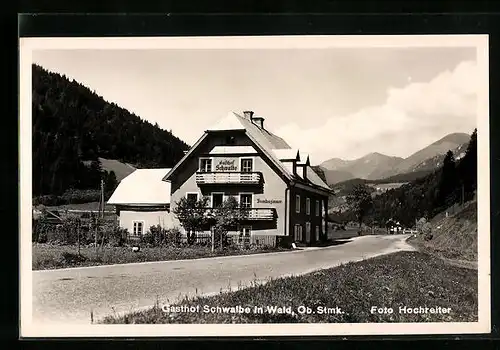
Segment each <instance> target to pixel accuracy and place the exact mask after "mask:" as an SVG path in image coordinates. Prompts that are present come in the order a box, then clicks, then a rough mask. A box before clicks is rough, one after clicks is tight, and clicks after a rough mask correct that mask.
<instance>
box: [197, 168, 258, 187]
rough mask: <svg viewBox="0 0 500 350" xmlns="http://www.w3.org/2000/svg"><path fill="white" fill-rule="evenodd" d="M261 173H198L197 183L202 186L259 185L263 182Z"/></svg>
mask: <svg viewBox="0 0 500 350" xmlns="http://www.w3.org/2000/svg"><path fill="white" fill-rule="evenodd" d="M261 178H262V174H261V173H260V172H248V173H246V172H245V173H244V172H234V171H233V172H222V171H215V172H206V173H205V172H197V173H196V183H197V184H199V185H202V184H206V185H208V184H241V185H243V184H249V185H258V184H259V183H260V181H261Z"/></svg>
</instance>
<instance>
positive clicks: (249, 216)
mask: <svg viewBox="0 0 500 350" xmlns="http://www.w3.org/2000/svg"><path fill="white" fill-rule="evenodd" d="M216 210H217V208H207V212H206V215H207V216H209V217H210V216H212V215H214V212H215V211H216ZM240 210H241V214H242V215H241V219H242V220H252V221H253V220H273V219H274V218H275V210H274V208H240Z"/></svg>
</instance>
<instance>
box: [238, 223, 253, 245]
mask: <svg viewBox="0 0 500 350" xmlns="http://www.w3.org/2000/svg"><path fill="white" fill-rule="evenodd" d="M239 231H240V232H239V233H240V234H239V236H238V243H240V244H245V245H247V244H250V236H251V235H252V226H240V228H239Z"/></svg>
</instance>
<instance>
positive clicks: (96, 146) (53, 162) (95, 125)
mask: <svg viewBox="0 0 500 350" xmlns="http://www.w3.org/2000/svg"><path fill="white" fill-rule="evenodd" d="M32 73H33V89H32V90H33V94H32V111H33V113H32V123H33V195H34V196H38V195H60V194H62V193H64V192H66V191H68V190H71V189H97V188H98V187H99V183H100V179H101V178H102V177H104V178H105V180H107V179H108V177H110V176H111V177H112V176H113V175H112V174H109V173H105V172H103V171H102V170H101V166H100V163H99V161H98V157H102V158H106V159H116V160H120V161H123V162H126V163H130V164H133V165H134V166H136V167H138V168H143V167H152V168H154V167H172V166H173V165H174V164H175V163H176V162H177V161H179V160H180V158H182V156H183V154H184V153H183V152H184V150H187V149H188V145H187V144H186V143H184V142H183V141H182V140H180V139H179V138H177V137H175V136H174V135H172V133H171V132H169V131H165V130H162V129H160V128H159V127H158V125H152V124H151V123H149V122H147V121H144V120H142V119H141V118H140V117H138V116H136V115H134V114H133V113H130V112H128V111H127V110H125V109H123V108H120V107H119V106H117V105H116V104H114V103H108V102H106V101H105V100H104V99H103V98H102V97H100V96H98V95H97V94H95V93H94V92H93V91H91V90H90V89H89V88H87V87H85V86H83V85H81V84H80V83H78V82H76V81H74V80H73V81H70V80H68V79H67V78H66V77H65V76H61V75H60V74H56V73H51V72H48V71H46V70H45V69H43V68H42V67H40V66H37V65H33V67H32ZM138 93H141V92H140V91H138ZM85 164H90V166H86V165H85Z"/></svg>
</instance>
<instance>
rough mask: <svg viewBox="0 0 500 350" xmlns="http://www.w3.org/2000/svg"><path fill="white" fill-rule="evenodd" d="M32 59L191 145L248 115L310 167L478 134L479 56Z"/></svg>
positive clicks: (439, 51)
mask: <svg viewBox="0 0 500 350" xmlns="http://www.w3.org/2000/svg"><path fill="white" fill-rule="evenodd" d="M32 58H33V62H34V63H36V64H39V65H41V66H42V67H44V68H46V69H48V70H50V71H53V72H57V73H61V74H64V75H66V76H67V77H69V78H70V79H75V80H76V81H78V82H80V83H82V84H83V85H85V86H87V87H89V88H90V89H91V90H93V91H95V92H96V93H97V94H99V95H100V96H102V97H103V98H104V99H105V100H107V101H109V102H115V103H116V104H118V105H119V106H120V107H123V108H125V109H127V110H128V111H130V112H132V113H135V114H136V115H138V116H140V117H141V118H143V119H145V120H148V121H149V122H151V123H153V124H154V123H155V122H156V123H158V125H159V126H160V127H161V128H163V129H166V130H172V132H173V133H174V135H176V136H178V137H179V138H181V139H182V140H184V141H185V142H187V143H188V144H190V145H192V144H194V143H195V142H196V140H197V139H198V138H199V137H200V136H201V135H202V133H203V132H204V130H206V129H208V128H209V127H210V126H211V125H214V124H215V123H216V122H217V121H218V120H219V119H222V118H224V117H226V116H227V114H228V112H230V111H235V112H242V111H244V110H252V111H254V112H255V115H260V116H263V117H264V118H265V121H264V126H265V127H266V128H267V129H268V130H270V131H271V132H273V133H275V134H277V135H278V136H280V137H282V138H284V139H285V140H286V141H287V142H288V143H289V144H290V146H292V147H294V148H299V149H300V150H302V151H304V152H307V153H309V154H310V157H311V163H312V164H319V163H321V162H323V161H325V160H327V159H330V158H336V157H338V158H343V159H355V158H359V157H362V156H364V155H366V154H368V153H371V152H379V153H383V154H387V155H391V156H399V157H407V156H409V155H411V154H412V153H414V152H416V151H418V150H420V149H421V148H423V147H425V146H427V145H429V144H431V143H433V142H434V141H436V140H438V139H439V138H441V137H443V136H445V135H447V134H449V133H452V132H465V133H471V132H472V131H473V130H474V128H475V127H476V126H477V116H476V103H477V102H476V99H477V97H476V94H477V90H478V88H479V72H478V67H477V64H476V48H474V47H428V48H426V47H417V48H415V47H407V48H394V47H392V48H368V47H366V48H363V47H360V48H316V49H314V48H308V49H300V48H297V49H156V50H152V49H140V50H139V49H138V50H116V49H114V50H103V49H101V50H91V49H82V50H77V49H71V50H55V49H51V50H36V51H33V53H32Z"/></svg>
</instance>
